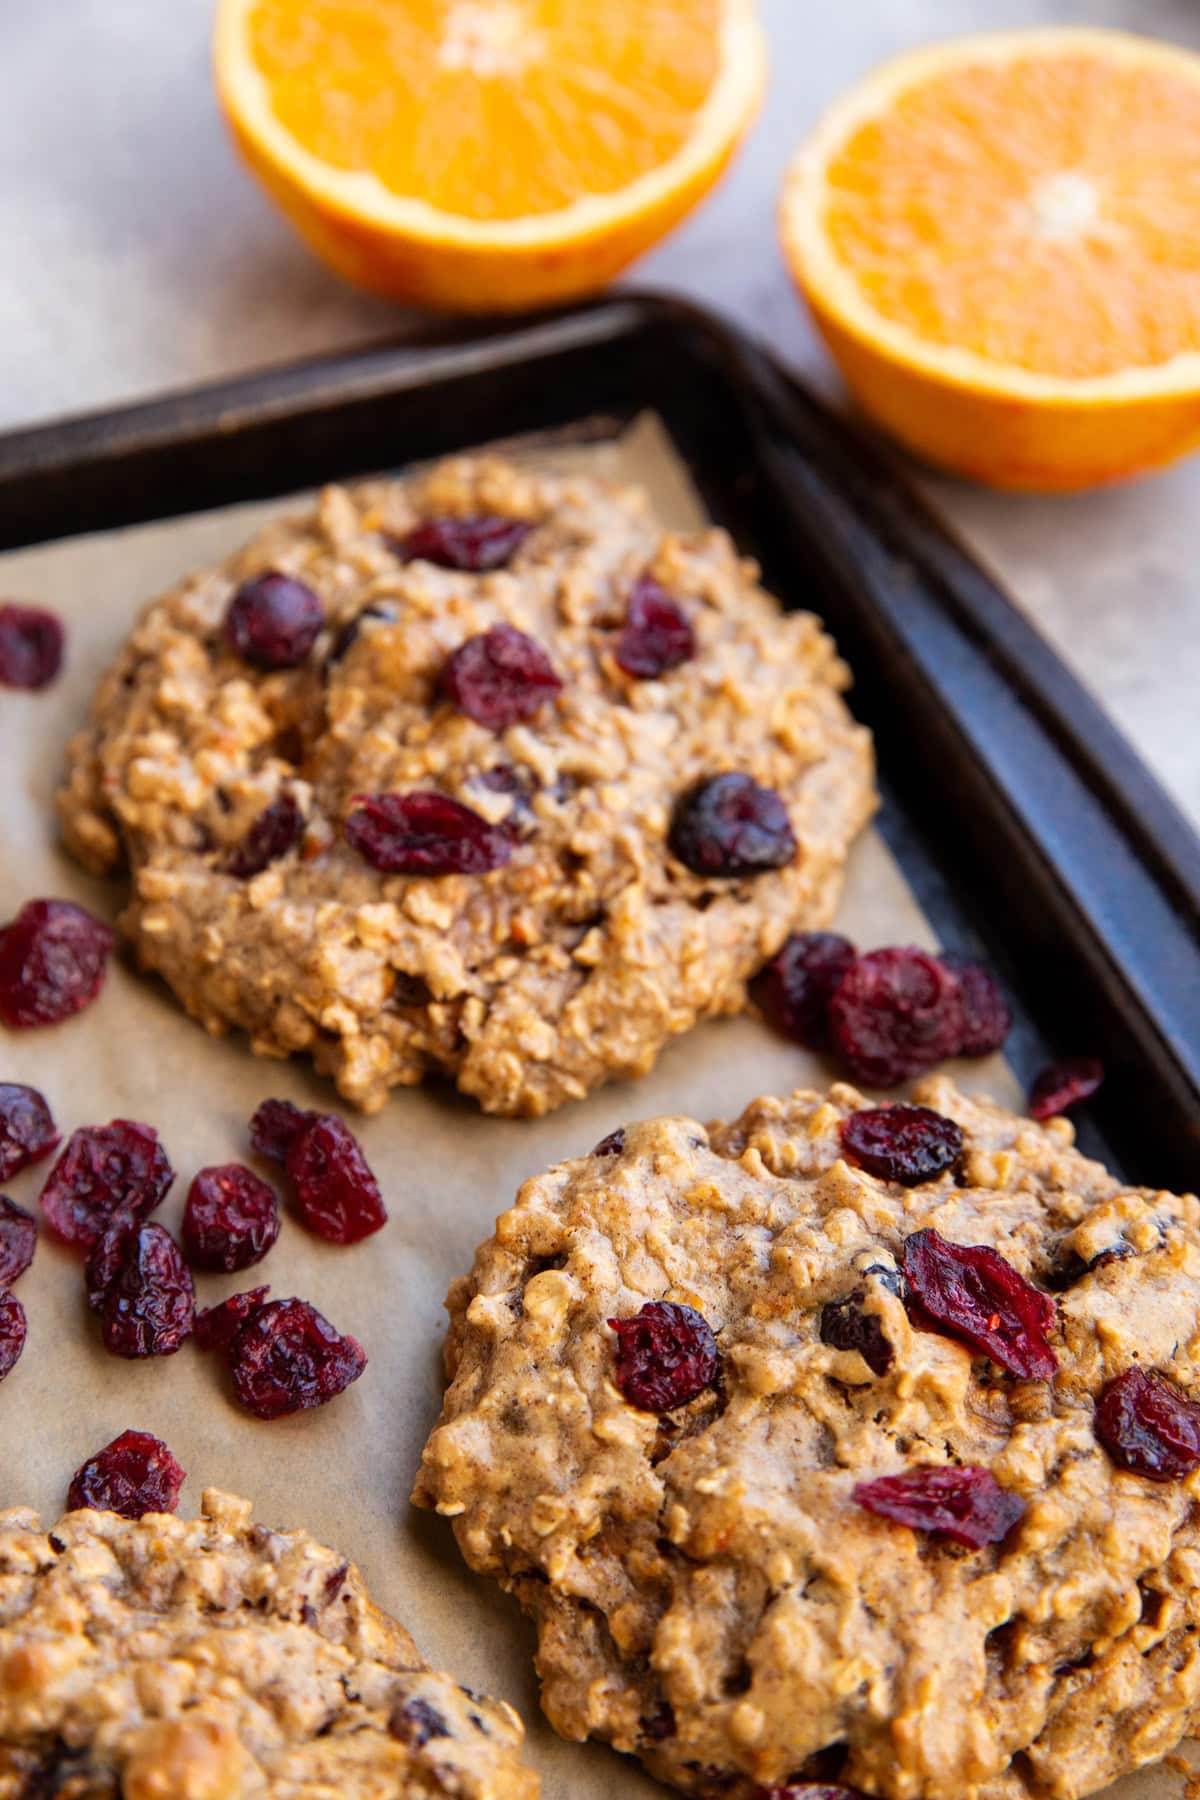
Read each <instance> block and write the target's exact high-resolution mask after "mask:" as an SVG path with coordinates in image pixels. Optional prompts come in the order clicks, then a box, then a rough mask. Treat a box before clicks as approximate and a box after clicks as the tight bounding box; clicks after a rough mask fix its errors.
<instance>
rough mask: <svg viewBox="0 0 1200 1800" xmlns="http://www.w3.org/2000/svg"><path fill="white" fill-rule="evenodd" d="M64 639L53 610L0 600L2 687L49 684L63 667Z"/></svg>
mask: <svg viewBox="0 0 1200 1800" xmlns="http://www.w3.org/2000/svg"><path fill="white" fill-rule="evenodd" d="M63 641H64V634H63V628H62V621H61V620H60V619H56V618H55V616H54V614H53V613H52V612H47V611H46V610H45V608H44V607H41V606H19V605H18V604H17V602H16V601H15V600H7V601H0V687H11V688H29V689H34V688H44V687H49V685H50V683H51V682H52V681H53V680H54V677H55V676H56V675H57V674H58V671H59V670H60V669H61V668H62V658H63Z"/></svg>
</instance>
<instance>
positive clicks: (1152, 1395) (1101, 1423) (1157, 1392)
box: [1096, 1369, 1200, 1481]
mask: <svg viewBox="0 0 1200 1800" xmlns="http://www.w3.org/2000/svg"><path fill="white" fill-rule="evenodd" d="M1096 1436H1097V1437H1098V1438H1099V1439H1100V1442H1101V1443H1102V1444H1103V1445H1104V1448H1105V1449H1106V1450H1107V1451H1108V1454H1109V1455H1110V1456H1111V1457H1112V1459H1113V1461H1114V1462H1115V1463H1116V1465H1117V1467H1118V1468H1119V1469H1128V1470H1130V1471H1131V1473H1132V1474H1134V1475H1147V1476H1149V1478H1150V1480H1151V1481H1180V1480H1182V1478H1183V1477H1184V1476H1185V1475H1190V1474H1191V1472H1192V1470H1193V1469H1195V1468H1200V1406H1197V1405H1196V1403H1195V1402H1194V1401H1192V1400H1189V1399H1188V1398H1187V1396H1186V1395H1185V1394H1184V1393H1183V1392H1182V1390H1181V1389H1180V1388H1178V1387H1176V1385H1175V1383H1174V1382H1173V1381H1168V1380H1167V1378H1166V1376H1165V1375H1153V1374H1149V1373H1147V1371H1146V1370H1145V1369H1126V1371H1125V1373H1124V1374H1123V1375H1118V1376H1117V1377H1116V1379H1115V1380H1113V1381H1110V1382H1109V1383H1108V1385H1107V1386H1106V1387H1105V1389H1104V1391H1103V1392H1102V1394H1101V1395H1100V1398H1099V1400H1098V1401H1097V1403H1096Z"/></svg>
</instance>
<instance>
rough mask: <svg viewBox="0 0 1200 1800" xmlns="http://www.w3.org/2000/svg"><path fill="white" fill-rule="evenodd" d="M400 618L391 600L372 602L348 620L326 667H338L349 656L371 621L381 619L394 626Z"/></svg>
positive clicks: (334, 641)
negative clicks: (365, 626)
mask: <svg viewBox="0 0 1200 1800" xmlns="http://www.w3.org/2000/svg"><path fill="white" fill-rule="evenodd" d="M399 617H400V612H399V608H398V607H396V606H395V605H393V603H392V602H391V601H390V600H372V601H371V602H370V604H369V605H368V606H364V607H363V609H362V611H361V612H357V613H355V615H354V617H353V618H352V619H347V621H346V623H345V624H344V625H343V626H342V628H341V630H340V631H339V632H338V634H337V636H336V637H335V638H334V640H333V643H332V644H331V645H330V647H329V654H328V655H327V656H326V658H325V662H326V665H327V666H329V665H336V664H337V663H340V662H341V661H342V660H343V658H345V657H346V656H348V655H349V653H350V651H351V650H353V648H354V646H355V644H357V642H358V640H359V638H360V636H361V635H362V629H363V626H364V625H365V624H366V622H367V621H368V620H369V619H380V620H383V621H384V622H385V623H386V624H394V623H395V622H396V620H397V619H398V618H399Z"/></svg>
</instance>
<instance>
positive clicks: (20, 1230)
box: [0, 1194, 37, 1288]
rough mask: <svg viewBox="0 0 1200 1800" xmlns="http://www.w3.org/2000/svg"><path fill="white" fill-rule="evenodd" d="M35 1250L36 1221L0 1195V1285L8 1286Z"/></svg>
mask: <svg viewBox="0 0 1200 1800" xmlns="http://www.w3.org/2000/svg"><path fill="white" fill-rule="evenodd" d="M36 1249H37V1220H36V1219H35V1218H34V1217H33V1216H32V1214H30V1213H27V1212H26V1211H25V1208H24V1207H23V1206H18V1205H17V1203H16V1201H15V1200H10V1199H9V1198H8V1195H7V1194H0V1288H8V1287H11V1286H12V1284H13V1282H14V1281H16V1279H17V1277H18V1276H19V1275H23V1274H24V1273H25V1271H26V1269H27V1268H28V1267H29V1265H30V1263H31V1262H32V1261H33V1253H34V1251H35V1250H36Z"/></svg>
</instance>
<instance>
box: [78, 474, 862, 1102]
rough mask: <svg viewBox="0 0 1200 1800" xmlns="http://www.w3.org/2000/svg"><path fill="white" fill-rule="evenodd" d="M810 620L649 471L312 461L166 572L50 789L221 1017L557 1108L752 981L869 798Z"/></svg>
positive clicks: (350, 1064)
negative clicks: (387, 466) (274, 506)
mask: <svg viewBox="0 0 1200 1800" xmlns="http://www.w3.org/2000/svg"><path fill="white" fill-rule="evenodd" d="M846 682H847V674H846V670H845V667H844V665H843V664H842V663H841V662H839V660H838V658H837V656H836V653H835V651H834V648H833V646H832V644H831V643H830V641H829V639H828V638H827V637H826V636H825V634H824V633H823V631H822V630H821V628H820V625H819V624H818V622H817V620H815V619H814V618H812V617H811V616H809V615H807V614H794V615H791V616H785V615H784V614H782V613H781V611H780V609H779V608H778V606H777V605H776V604H775V602H774V601H773V600H772V599H771V598H770V597H769V596H768V595H767V594H765V593H764V592H763V590H762V589H761V588H760V587H759V586H758V584H757V581H756V579H755V571H754V569H753V568H752V566H751V565H749V564H747V563H745V562H742V561H740V560H739V559H738V557H737V555H736V554H735V552H734V550H733V547H732V545H731V544H730V542H729V540H728V538H726V537H725V535H724V534H723V533H721V532H716V531H710V532H705V533H702V534H700V535H698V536H695V537H679V536H674V535H670V534H666V535H664V533H663V532H662V531H661V530H660V529H659V528H658V527H657V526H656V524H655V522H654V520H653V518H652V516H651V515H650V513H649V511H648V508H647V504H646V501H645V498H644V496H643V495H641V494H640V493H639V492H636V491H633V490H623V489H615V488H608V487H604V486H602V485H600V484H599V483H597V482H594V481H590V480H584V479H579V478H575V477H565V476H563V477H559V476H554V475H549V474H531V473H527V472H524V471H521V470H518V469H516V468H513V467H511V466H509V465H508V464H506V463H503V462H499V461H496V460H494V459H485V460H475V461H457V462H453V463H449V464H445V465H442V466H441V467H440V468H439V469H438V470H436V471H435V472H434V473H433V474H432V475H430V476H429V477H427V478H426V479H425V480H423V481H422V482H421V483H419V484H416V485H402V484H400V483H396V482H377V483H370V484H367V485H364V486H360V487H357V488H355V489H352V490H345V489H342V488H328V489H326V490H325V491H324V492H323V493H322V495H321V496H320V498H319V500H318V501H317V504H316V505H315V507H314V508H313V509H312V510H311V511H310V512H308V513H307V514H301V515H299V516H297V517H294V518H289V519H286V520H284V521H282V522H281V523H279V524H276V525H274V526H272V527H271V528H270V529H268V530H266V531H264V532H263V533H262V534H261V535H260V536H259V537H257V538H256V539H255V540H254V541H253V542H252V543H251V544H250V545H249V546H248V547H247V548H246V549H244V550H243V551H242V552H241V553H240V554H239V555H237V556H235V557H233V558H232V559H231V560H230V561H229V562H228V563H226V564H225V565H224V566H222V567H221V568H218V569H214V570H210V571H208V572H206V573H204V574H200V575H197V576H195V577H193V578H192V579H191V580H189V581H186V582H184V583H183V584H182V585H181V586H180V587H179V588H178V589H176V590H175V591H174V592H172V593H169V594H167V595H165V596H164V597H163V598H162V599H160V600H158V601H157V602H156V603H155V604H154V605H153V606H151V608H150V609H149V611H148V612H147V613H146V614H145V615H144V616H143V618H142V619H141V621H140V623H139V624H138V625H137V627H136V628H135V630H134V632H133V635H132V637H131V639H130V641H129V642H128V644H127V645H126V647H125V649H124V651H123V652H122V654H121V655H120V657H119V658H118V660H117V662H116V663H115V664H114V666H113V668H112V669H111V670H110V671H109V673H108V675H107V676H106V677H105V678H104V680H103V682H102V684H101V686H100V689H99V692H98V694H97V697H96V700H95V703H94V707H93V712H92V719H91V723H90V725H89V726H88V728H87V729H86V730H85V731H84V732H83V733H82V735H81V736H79V737H78V738H77V739H76V740H75V742H74V744H73V746H72V749H71V754H70V769H69V774H68V779H67V783H66V786H65V788H64V790H63V793H62V795H61V797H60V811H61V817H62V822H63V827H64V830H65V832H66V836H67V841H68V843H69V844H70V846H71V848H72V849H73V850H74V852H75V853H76V855H78V856H79V857H80V858H81V860H82V861H84V862H85V863H86V864H87V865H88V866H89V867H90V868H92V869H95V870H101V871H103V870H112V869H115V868H116V867H117V866H118V865H119V864H120V863H122V862H125V863H126V864H127V865H128V868H129V871H130V875H131V878H132V885H133V896H132V900H131V903H130V905H129V907H128V909H127V911H126V913H125V917H124V927H125V930H126V931H127V933H128V935H129V936H130V937H131V938H132V939H133V941H134V944H135V946H136V949H137V953H138V955H139V957H140V959H141V961H142V963H143V964H144V965H145V966H146V967H148V968H151V969H155V970H157V971H158V972H159V973H160V974H162V975H163V976H165V978H166V979H167V981H168V982H169V983H170V984H171V986H172V987H173V988H174V989H175V991H176V993H177V994H178V995H179V997H180V998H181V1000H182V1001H183V1003H184V1004H185V1006H186V1007H187V1008H188V1010H189V1011H190V1012H191V1013H193V1014H194V1015H195V1017H196V1018H198V1019H200V1020H201V1021H202V1023H203V1024H204V1025H206V1026H207V1027H208V1028H209V1030H211V1031H223V1030H226V1029H227V1028H229V1027H231V1026H238V1027H242V1028H243V1029H245V1030H246V1031H247V1032H248V1033H249V1034H250V1037H251V1040H252V1043H253V1045H254V1047H255V1049H257V1050H259V1051H263V1052H266V1053H268V1054H274V1055H278V1054H288V1053H290V1052H293V1051H305V1052H308V1053H310V1054H311V1055H312V1056H313V1058H314V1059H315V1061H316V1063H317V1065H318V1066H319V1067H320V1068H321V1069H323V1070H325V1071H327V1072H328V1073H330V1074H331V1075H332V1076H333V1077H334V1079H335V1080H336V1081H337V1084H338V1086H339V1087H340V1089H341V1091H342V1092H343V1094H345V1096H346V1097H347V1099H349V1100H351V1101H353V1102H354V1103H355V1104H357V1105H359V1106H362V1107H366V1108H368V1109H370V1108H375V1107H378V1106H380V1105H382V1103H383V1101H384V1099H385V1097H386V1094H387V1090H388V1088H389V1087H391V1086H393V1085H395V1084H397V1083H405V1084H411V1083H414V1082H417V1081H419V1080H420V1079H421V1078H422V1076H423V1075H424V1074H426V1073H427V1072H429V1071H443V1072H446V1073H448V1074H450V1075H451V1076H453V1078H454V1079H455V1080H456V1081H457V1082H458V1084H459V1086H460V1087H461V1088H462V1089H463V1090H464V1091H465V1092H467V1093H469V1094H473V1095H475V1096H476V1097H477V1098H478V1099H479V1100H480V1101H481V1103H482V1104H483V1106H484V1107H485V1108H487V1109H488V1110H489V1111H492V1112H504V1113H541V1112H545V1111H546V1110H547V1109H548V1108H550V1107H553V1106H556V1105H558V1104H559V1103H560V1102H562V1101H564V1100H568V1099H571V1098H574V1097H576V1096H579V1095H582V1094H584V1093H585V1092H586V1091H587V1090H588V1089H589V1088H591V1087H594V1086H595V1085H596V1084H597V1083H598V1082H600V1081H602V1080H604V1079H605V1078H606V1077H608V1076H612V1075H632V1074H640V1073H643V1072H644V1071H645V1070H646V1069H648V1068H649V1066H650V1065H651V1063H652V1062H653V1060H654V1057H655V1055H656V1054H657V1052H658V1050H659V1049H660V1048H661V1046H662V1044H663V1043H664V1042H665V1041H666V1040H667V1039H668V1038H669V1037H671V1036H673V1035H674V1034H675V1033H677V1032H680V1031H684V1030H686V1029H687V1028H688V1027H689V1026H691V1025H692V1024H694V1023H695V1021H696V1020H697V1019H699V1018H701V1017H704V1016H707V1015H711V1014H716V1013H723V1012H731V1011H733V1010H735V1009H737V1008H739V1007H740V1006H742V1004H743V1003H744V1000H745V992H746V983H747V980H748V979H749V977H750V976H751V975H752V974H753V973H754V971H755V970H756V969H757V968H758V967H759V966H760V965H761V964H762V962H763V961H764V960H765V958H766V957H767V956H769V955H771V954H773V952H774V951H775V950H777V949H778V947H779V945H780V944H781V943H782V942H783V940H784V938H785V937H786V936H787V934H788V932H789V931H791V930H792V929H794V928H795V927H796V926H797V925H818V924H821V923H823V922H825V921H826V920H827V919H828V917H829V916H830V914H831V912H832V910H833V907H834V904H835V901H836V899H837V894H838V890H839V886H840V881H841V872H842V866H843V863H844V861H845V857H846V852H847V849H848V846H849V844H850V842H851V840H852V839H853V837H854V835H855V833H856V832H857V831H858V829H859V828H860V826H861V825H862V824H863V822H864V820H865V819H866V817H867V816H868V814H869V813H870V811H871V808H872V806H873V803H874V797H873V785H872V768H871V752H870V744H869V740H868V737H867V734H866V733H865V732H864V731H863V730H861V729H860V728H859V727H857V726H855V725H854V724H853V722H852V721H851V719H850V716H849V714H848V713H847V711H846V709H845V706H844V704H843V702H842V699H841V691H842V689H843V688H844V687H845V686H846Z"/></svg>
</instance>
